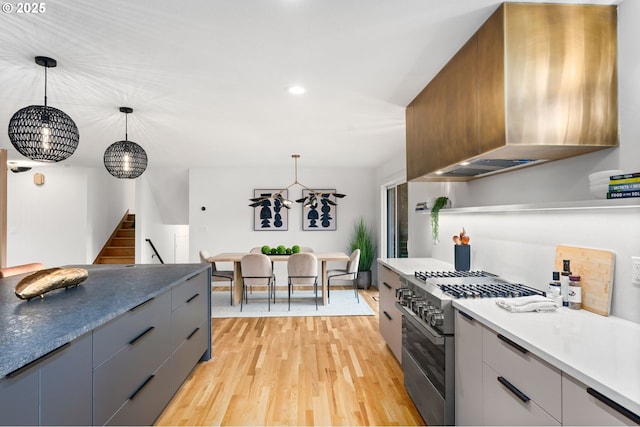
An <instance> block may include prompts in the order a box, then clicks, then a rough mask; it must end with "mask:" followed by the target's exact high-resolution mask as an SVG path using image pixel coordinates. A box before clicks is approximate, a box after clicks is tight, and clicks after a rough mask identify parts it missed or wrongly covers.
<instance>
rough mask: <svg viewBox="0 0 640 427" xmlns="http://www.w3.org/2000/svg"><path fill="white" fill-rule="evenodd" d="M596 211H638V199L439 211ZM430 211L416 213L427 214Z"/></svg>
mask: <svg viewBox="0 0 640 427" xmlns="http://www.w3.org/2000/svg"><path fill="white" fill-rule="evenodd" d="M597 209H640V198H634V199H617V200H581V201H573V202H549V203H528V204H519V205H496V206H472V207H466V208H449V209H441V210H440V215H453V214H472V213H479V214H484V213H490V212H529V211H562V210H597ZM429 212H430V211H428V210H426V211H420V212H418V213H421V214H427V213H429Z"/></svg>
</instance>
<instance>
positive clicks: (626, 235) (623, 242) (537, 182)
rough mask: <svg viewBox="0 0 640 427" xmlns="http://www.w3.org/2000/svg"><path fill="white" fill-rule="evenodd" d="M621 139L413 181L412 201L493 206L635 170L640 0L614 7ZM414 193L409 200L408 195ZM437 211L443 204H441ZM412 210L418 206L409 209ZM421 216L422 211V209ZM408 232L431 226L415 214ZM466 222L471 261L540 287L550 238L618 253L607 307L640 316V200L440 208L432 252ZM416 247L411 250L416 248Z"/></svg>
mask: <svg viewBox="0 0 640 427" xmlns="http://www.w3.org/2000/svg"><path fill="white" fill-rule="evenodd" d="M618 18H619V22H618V43H619V44H618V52H619V74H618V82H619V113H620V121H619V124H620V147H619V148H614V149H608V150H605V151H601V152H597V153H591V154H586V155H582V156H578V157H574V158H571V159H565V160H559V161H556V162H552V163H548V164H544V165H539V166H534V167H531V168H527V169H523V170H520V171H513V172H508V173H505V174H501V175H495V176H492V177H487V178H482V179H478V180H475V181H471V182H469V183H466V184H455V185H451V186H450V187H448V188H442V189H438V188H437V184H428V185H425V184H411V186H412V187H416V190H417V191H411V193H410V201H409V202H410V206H415V203H416V202H419V201H423V200H424V199H426V198H428V197H433V196H434V192H436V193H437V192H438V191H440V190H442V191H443V193H444V195H447V196H449V197H450V198H451V199H452V201H453V205H454V207H464V206H491V205H508V204H520V203H538V202H539V203H545V202H558V201H587V200H592V199H593V196H592V195H591V194H590V193H589V189H588V175H589V174H590V173H592V172H596V171H600V170H606V169H622V170H624V171H627V172H638V171H640V161H639V159H640V120H638V112H639V111H640V55H638V54H637V40H639V39H640V26H638V25H637V23H638V22H640V2H638V1H630V0H628V1H625V2H623V3H622V4H621V5H619V7H618ZM412 198H413V200H412ZM441 212H442V211H441ZM413 215H414V216H417V215H418V214H413ZM421 217H423V218H424V221H427V222H428V220H429V218H428V215H421ZM412 223H413V227H412V228H411V239H418V240H420V239H423V238H424V237H425V236H424V233H426V234H427V236H428V235H429V233H430V227H427V229H426V230H425V229H424V228H423V227H417V226H416V224H417V222H416V218H415V217H414V219H413V222H412ZM462 226H464V227H465V228H466V230H467V231H468V233H469V234H470V235H471V239H472V240H471V244H472V268H474V269H478V268H479V269H487V270H489V271H493V272H496V273H498V274H501V275H504V276H505V277H507V278H509V279H512V280H517V281H522V282H524V283H528V284H530V285H532V286H536V287H539V288H543V287H545V286H546V283H547V282H548V281H549V279H550V278H551V272H552V270H553V259H554V251H555V246H556V245H557V244H566V245H571V246H581V247H591V248H596V249H605V250H611V251H613V252H614V253H615V254H616V266H615V278H614V286H613V303H612V313H613V314H614V315H617V316H620V317H623V318H626V319H629V320H632V321H635V322H638V323H640V310H638V309H637V301H639V300H640V287H639V286H635V285H632V284H631V278H630V263H631V258H630V257H631V256H632V255H635V256H640V239H638V236H640V208H633V209H608V210H607V209H605V210H596V209H591V210H589V209H588V210H573V211H545V212H503V213H485V214H482V213H469V214H453V213H452V214H447V213H446V212H444V213H441V216H440V233H441V239H440V240H441V243H440V244H438V245H436V246H433V247H432V248H431V249H432V253H433V256H434V257H436V258H439V259H442V260H444V261H449V262H452V261H453V248H452V243H450V238H451V236H452V235H453V234H454V233H458V232H459V231H460V229H461V227H462ZM423 253H428V248H418V250H416V251H415V253H410V256H422V254H423Z"/></svg>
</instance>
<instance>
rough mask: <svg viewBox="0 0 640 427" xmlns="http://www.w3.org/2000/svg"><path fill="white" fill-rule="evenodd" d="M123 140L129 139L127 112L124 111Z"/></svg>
mask: <svg viewBox="0 0 640 427" xmlns="http://www.w3.org/2000/svg"><path fill="white" fill-rule="evenodd" d="M124 140H125V141H128V140H129V113H124Z"/></svg>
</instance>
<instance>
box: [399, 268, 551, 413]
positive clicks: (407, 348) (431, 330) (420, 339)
mask: <svg viewBox="0 0 640 427" xmlns="http://www.w3.org/2000/svg"><path fill="white" fill-rule="evenodd" d="M401 281H402V283H403V286H402V287H401V288H399V289H398V290H397V292H396V298H397V303H396V304H397V305H398V307H399V308H400V311H401V312H402V314H403V316H402V367H403V370H404V382H405V387H406V389H407V391H408V393H409V395H410V396H411V398H412V399H413V401H414V403H415V405H416V407H417V408H418V411H419V412H420V415H422V418H423V419H424V420H425V421H426V423H427V424H429V425H454V424H455V402H454V400H455V394H454V379H455V377H454V362H455V360H454V328H455V325H454V312H453V306H452V304H451V303H452V301H453V300H454V299H456V298H495V297H503V298H512V297H518V296H527V295H545V294H544V292H542V291H539V290H537V289H534V288H530V287H528V286H525V285H522V284H516V283H510V282H508V281H506V280H503V279H500V278H499V277H498V276H497V275H495V274H492V273H488V272H486V271H416V272H415V274H414V275H413V276H411V275H407V276H404V277H403V278H402V280H401Z"/></svg>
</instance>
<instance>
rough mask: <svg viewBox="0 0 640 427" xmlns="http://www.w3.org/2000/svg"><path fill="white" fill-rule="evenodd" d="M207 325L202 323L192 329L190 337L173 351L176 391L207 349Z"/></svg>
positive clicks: (174, 388) (174, 385) (173, 388)
mask: <svg viewBox="0 0 640 427" xmlns="http://www.w3.org/2000/svg"><path fill="white" fill-rule="evenodd" d="M207 332H208V329H207V326H206V324H204V323H203V324H202V325H200V326H199V327H196V328H194V329H193V331H191V333H190V334H189V337H188V338H187V339H185V340H184V342H183V343H182V345H181V346H180V347H178V349H177V350H176V351H175V353H173V358H172V363H173V380H172V384H173V385H172V390H173V392H176V391H177V390H178V388H179V387H180V385H181V384H182V383H183V382H184V380H185V379H187V377H188V376H189V373H190V372H191V371H192V370H193V368H194V366H195V365H196V363H198V360H200V358H201V357H202V355H203V354H204V352H205V351H207V345H208V342H209V339H208V337H207Z"/></svg>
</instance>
